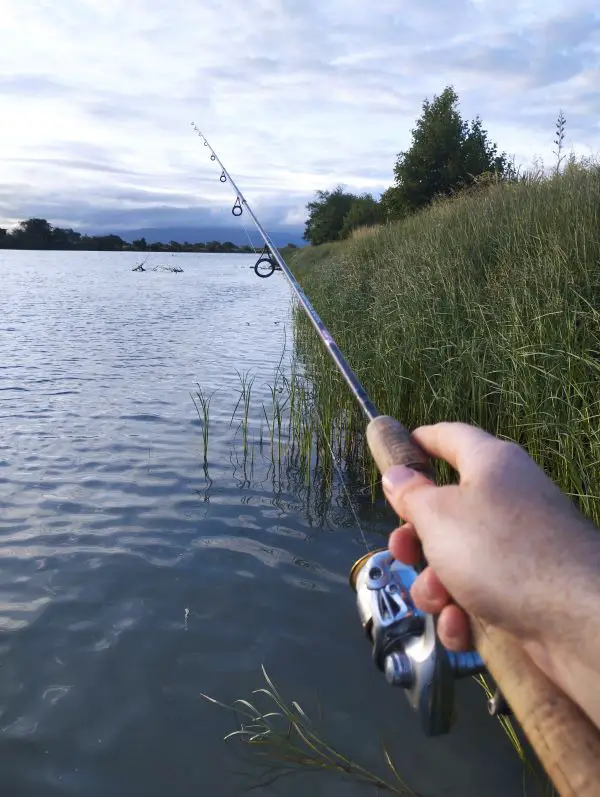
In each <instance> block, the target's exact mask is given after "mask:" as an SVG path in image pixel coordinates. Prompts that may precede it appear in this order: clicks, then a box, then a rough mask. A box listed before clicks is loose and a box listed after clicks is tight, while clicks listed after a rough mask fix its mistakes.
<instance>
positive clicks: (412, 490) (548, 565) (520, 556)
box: [383, 423, 598, 650]
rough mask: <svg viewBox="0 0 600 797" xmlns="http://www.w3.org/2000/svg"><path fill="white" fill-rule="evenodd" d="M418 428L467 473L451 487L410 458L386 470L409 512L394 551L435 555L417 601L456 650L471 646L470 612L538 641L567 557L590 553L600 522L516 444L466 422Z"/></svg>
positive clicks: (396, 498)
mask: <svg viewBox="0 0 600 797" xmlns="http://www.w3.org/2000/svg"><path fill="white" fill-rule="evenodd" d="M412 437H413V439H414V440H415V441H416V442H417V444H418V445H420V446H421V447H422V448H423V449H424V450H425V451H426V452H427V453H428V454H430V455H432V456H434V457H440V458H442V459H444V460H446V461H447V462H448V463H449V464H450V465H451V466H452V467H453V468H454V469H455V470H457V471H458V473H459V474H460V483H459V484H456V485H451V486H444V487H436V486H434V485H433V484H432V482H430V481H429V480H428V479H427V478H426V477H425V476H423V475H421V474H418V473H416V472H415V471H412V470H410V469H408V468H404V467H394V468H390V470H388V471H387V473H385V474H384V477H383V487H384V490H385V494H386V496H387V498H388V500H389V502H390V503H391V505H392V506H393V508H394V509H395V510H396V512H397V513H398V515H399V516H400V517H401V518H402V519H403V520H405V521H406V523H405V525H404V526H402V527H401V528H400V529H398V530H396V531H395V532H394V533H393V534H392V535H391V537H390V540H389V548H390V552H391V553H392V555H393V556H394V557H395V558H397V559H399V560H400V561H403V562H405V563H406V564H415V563H417V562H418V560H419V557H420V554H421V548H422V550H423V552H424V554H425V556H426V558H427V561H428V566H427V567H426V569H425V570H424V571H423V572H422V573H421V574H420V575H419V576H418V578H417V580H416V581H415V583H414V585H413V589H412V595H413V599H414V601H415V603H416V605H417V606H418V607H419V608H420V609H421V610H423V611H425V612H428V613H432V614H439V618H438V634H439V636H440V639H441V641H442V643H443V644H444V645H445V646H446V647H447V648H448V649H450V650H464V649H468V648H470V647H471V644H472V643H471V635H470V625H469V621H468V617H467V614H472V615H475V616H477V617H479V618H481V619H482V620H484V621H485V622H488V623H491V624H493V625H497V626H499V627H502V628H504V629H505V630H507V631H509V632H511V633H513V634H515V635H517V636H519V637H521V638H524V639H525V640H526V641H528V642H529V641H531V640H533V642H534V644H535V640H536V638H537V635H538V632H539V631H540V629H541V627H542V626H547V625H548V622H551V621H552V619H553V617H552V615H553V613H554V614H556V611H555V609H556V608H557V601H556V600H554V601H553V600H552V597H551V596H552V595H553V594H557V593H559V594H560V593H561V590H564V588H565V584H564V580H565V579H564V576H565V571H564V566H565V564H566V563H569V564H570V563H571V562H572V561H573V559H574V558H575V559H577V557H578V556H579V557H580V558H581V557H583V558H584V559H585V557H586V553H585V551H586V550H587V547H588V546H589V540H590V535H592V536H594V537H595V539H594V549H595V550H598V545H597V532H595V531H594V530H593V527H591V524H589V523H587V521H585V519H584V518H583V517H582V516H581V515H580V514H579V512H578V511H577V510H576V508H575V507H574V505H573V504H572V502H571V501H570V500H569V499H568V498H567V497H566V496H564V495H563V494H562V493H561V491H560V490H559V489H558V487H557V486H556V485H555V484H554V483H553V482H552V481H551V480H550V479H549V478H548V477H547V476H546V475H545V474H544V472H543V471H542V470H541V469H540V468H539V467H538V466H537V465H536V464H535V462H534V461H533V460H532V459H531V458H530V457H529V456H528V455H527V453H526V452H525V451H524V450H523V449H522V448H520V447H519V446H517V445H516V444H514V443H508V442H504V441H501V440H498V439H496V438H495V437H493V436H492V435H489V434H487V433H486V432H483V431H482V430H480V429H477V428H475V427H473V426H469V425H467V424H462V423H439V424H436V425H434V426H424V427H421V428H419V429H417V430H416V431H415V432H414V433H413V435H412ZM580 543H582V544H580ZM549 596H550V597H549ZM560 603H562V596H561V600H560V601H558V604H560Z"/></svg>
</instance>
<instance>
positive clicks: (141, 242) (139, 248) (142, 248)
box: [131, 238, 148, 252]
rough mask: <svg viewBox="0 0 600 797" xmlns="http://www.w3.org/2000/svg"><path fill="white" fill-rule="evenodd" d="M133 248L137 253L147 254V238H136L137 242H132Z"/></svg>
mask: <svg viewBox="0 0 600 797" xmlns="http://www.w3.org/2000/svg"><path fill="white" fill-rule="evenodd" d="M131 248H132V249H133V250H134V251H135V252H146V251H147V249H148V244H147V243H146V239H145V238H136V240H135V241H132V242H131Z"/></svg>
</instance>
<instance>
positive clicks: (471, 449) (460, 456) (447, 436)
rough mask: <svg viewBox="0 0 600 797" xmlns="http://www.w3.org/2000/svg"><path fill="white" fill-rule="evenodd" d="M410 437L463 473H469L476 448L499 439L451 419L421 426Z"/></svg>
mask: <svg viewBox="0 0 600 797" xmlns="http://www.w3.org/2000/svg"><path fill="white" fill-rule="evenodd" d="M411 436H412V438H413V439H414V440H415V442H416V443H418V445H420V446H421V448H423V449H424V450H425V451H426V452H427V453H428V454H430V455H431V456H433V457H438V458H439V459H444V460H445V461H446V462H447V463H448V464H449V465H451V466H452V467H453V468H454V470H457V471H458V472H459V473H460V474H462V475H467V474H468V473H469V470H470V466H472V464H473V462H474V459H475V453H476V451H477V450H478V449H479V448H481V446H483V445H489V444H490V442H492V441H495V440H496V438H495V437H494V436H493V435H491V434H488V432H484V431H483V429H479V428H478V427H476V426H470V425H469V424H468V423H459V422H450V421H443V422H442V423H435V424H432V425H431V426H420V427H419V428H418V429H415V430H414V432H413V433H412V435H411Z"/></svg>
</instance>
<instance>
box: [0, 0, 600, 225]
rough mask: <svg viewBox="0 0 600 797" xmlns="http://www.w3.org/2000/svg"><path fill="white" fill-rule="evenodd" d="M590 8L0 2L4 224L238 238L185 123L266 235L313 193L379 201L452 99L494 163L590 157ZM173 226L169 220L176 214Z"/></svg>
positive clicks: (376, 2)
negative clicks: (491, 149) (423, 126)
mask: <svg viewBox="0 0 600 797" xmlns="http://www.w3.org/2000/svg"><path fill="white" fill-rule="evenodd" d="M599 54H600V14H599V13H598V11H597V10H596V3H595V2H594V0H573V2H570V4H569V6H568V7H565V4H564V2H563V0H544V2H542V0H515V2H513V3H511V4H509V5H507V4H506V2H505V0H485V1H484V0H456V1H455V2H452V3H447V2H445V0H420V2H419V3H418V4H415V3H412V2H409V0H372V1H371V2H370V3H368V4H365V3H364V2H362V0H246V2H244V3H236V4H235V5H234V6H225V5H224V4H223V3H222V0H202V2H201V3H190V2H189V0H171V2H170V3H169V4H167V3H164V0H103V2H102V3H98V2H97V0H62V1H61V3H54V2H50V0H5V4H4V7H3V25H2V28H1V30H0V113H1V115H2V119H3V125H2V129H0V160H1V161H2V170H1V174H2V177H1V181H2V190H0V223H1V222H2V220H3V222H4V223H5V224H6V223H12V222H14V221H16V220H17V219H19V218H21V217H23V216H24V215H46V216H47V217H48V218H50V220H52V221H54V222H55V223H59V221H60V222H61V223H65V224H69V226H74V227H79V228H82V229H85V228H91V227H94V228H98V227H103V228H104V227H106V228H107V226H108V225H110V224H113V223H114V224H116V223H117V222H118V226H119V228H120V229H124V228H125V227H127V226H131V227H132V228H133V227H141V226H149V225H150V224H151V223H152V224H154V223H155V224H158V225H159V224H163V223H165V224H167V223H168V224H172V223H181V224H183V223H185V224H187V223H188V220H192V219H197V220H198V223H200V220H201V219H208V218H209V219H210V220H211V223H215V222H216V223H221V222H222V224H223V225H229V224H230V223H231V216H230V212H229V211H230V204H231V201H232V195H231V193H230V188H229V186H224V185H223V184H221V183H220V182H219V180H218V170H217V169H216V167H215V164H213V163H211V162H210V161H209V160H208V159H207V157H206V150H205V148H203V147H202V146H201V143H200V141H199V140H198V138H197V137H196V136H195V135H194V134H193V131H192V129H191V127H190V125H189V123H190V121H192V120H194V121H196V122H197V123H198V124H199V126H200V127H201V128H202V129H203V130H204V131H205V132H206V134H207V135H208V136H209V138H210V139H211V142H212V143H213V144H214V146H215V148H216V149H218V151H219V153H220V155H221V157H222V158H223V160H224V162H225V163H226V164H227V166H228V168H229V169H230V170H231V172H232V173H233V174H234V176H235V177H236V179H237V180H238V182H239V184H240V187H241V188H242V190H243V191H244V193H245V195H246V196H247V198H248V200H249V201H250V202H251V203H252V204H253V205H254V206H255V207H256V209H257V210H258V211H259V212H260V214H261V215H262V217H263V221H265V222H266V220H268V222H269V224H273V225H276V226H277V225H282V224H284V223H298V222H299V221H301V220H302V219H303V217H304V210H305V205H306V202H307V201H309V199H310V198H311V196H312V194H313V193H314V191H315V190H317V189H320V188H331V187H333V186H335V185H337V184H339V183H341V184H344V185H346V186H347V187H348V188H349V189H351V190H356V191H371V192H373V193H378V192H379V191H382V190H384V189H385V188H386V187H387V186H388V185H389V184H390V182H391V180H392V169H393V165H394V161H395V158H396V155H397V153H398V152H399V151H401V150H403V149H405V148H406V147H408V146H409V145H410V137H411V136H410V130H411V127H413V125H414V122H415V120H416V118H417V117H418V116H419V114H420V111H421V104H422V101H423V99H424V98H425V97H430V98H431V97H432V95H433V94H435V93H439V92H441V91H442V90H443V88H444V87H445V86H446V85H448V84H452V85H454V87H455V89H456V91H457V92H458V94H459V96H460V98H461V109H462V112H463V114H464V115H465V116H467V117H468V118H472V117H474V116H475V115H477V114H478V115H480V116H481V117H482V118H483V121H484V125H485V126H486V128H487V129H488V131H489V133H490V135H491V137H492V139H493V140H495V141H497V143H498V144H499V147H500V149H501V150H505V151H507V152H509V153H511V154H513V153H514V154H515V156H516V158H517V161H518V162H519V163H522V164H527V163H530V162H531V161H532V159H533V158H534V156H535V155H542V156H543V157H544V158H545V159H547V160H552V154H551V151H552V148H553V144H552V139H553V128H554V120H555V118H556V115H557V113H558V110H559V108H560V107H562V108H563V109H564V111H565V113H566V116H567V145H568V146H574V147H575V148H576V149H577V150H578V151H581V152H584V153H585V152H588V151H591V150H593V148H594V146H596V143H597V133H598V127H597V119H598V113H599V111H600V95H599V93H598V91H597V86H598V85H600V59H599ZM178 214H179V215H178Z"/></svg>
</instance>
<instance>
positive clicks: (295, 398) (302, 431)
mask: <svg viewBox="0 0 600 797" xmlns="http://www.w3.org/2000/svg"><path fill="white" fill-rule="evenodd" d="M302 334H303V332H302V331H299V332H297V335H302ZM291 371H292V372H291V376H290V377H289V378H288V377H286V376H285V375H284V374H283V373H282V371H281V368H280V367H279V366H278V369H277V371H276V373H275V377H274V380H273V383H272V384H270V385H268V386H267V388H268V394H269V395H270V398H271V405H270V406H265V404H264V402H261V403H260V409H259V408H258V407H254V406H253V404H252V401H251V399H252V396H253V393H252V388H253V385H254V382H255V377H254V376H253V375H251V374H250V373H242V374H240V373H238V378H239V379H240V390H239V396H238V399H237V403H236V405H235V408H234V410H233V413H232V416H231V421H230V427H231V426H233V423H234V420H235V418H236V417H237V418H238V419H239V424H238V426H237V429H236V431H235V433H234V438H233V449H232V464H234V469H235V468H237V467H240V468H241V470H242V475H243V479H242V480H241V487H249V486H250V485H251V484H252V483H253V479H254V477H255V469H254V466H255V460H254V451H255V449H256V450H258V451H259V452H260V454H261V456H262V460H263V463H264V464H265V466H266V467H267V468H268V470H267V473H268V474H271V478H272V489H273V495H274V497H275V498H276V500H277V496H278V495H279V494H280V493H281V492H282V491H284V490H287V491H291V492H293V493H294V494H296V495H298V496H301V497H302V498H303V501H304V504H305V508H306V511H307V512H308V513H309V514H311V515H314V516H316V517H317V518H318V520H319V521H320V522H321V523H324V522H325V519H326V517H327V515H328V512H329V511H330V509H331V506H332V503H333V497H334V495H335V477H336V475H337V477H338V478H340V479H343V480H344V482H345V483H350V484H357V483H358V484H360V483H361V482H363V483H364V480H365V479H368V487H369V492H370V493H371V497H374V496H375V495H376V481H375V479H374V478H373V473H374V471H373V470H371V469H370V463H369V462H368V461H366V459H365V456H364V451H365V445H364V432H362V431H360V427H359V426H358V425H357V419H356V414H357V411H356V409H355V407H354V406H353V404H352V402H350V401H349V402H348V403H346V404H342V407H341V409H340V404H339V402H340V401H342V402H343V399H341V398H340V396H335V397H333V396H331V394H329V395H328V391H327V390H324V391H323V390H321V389H319V387H318V386H315V384H314V383H311V381H310V380H309V379H308V378H306V377H305V376H304V374H303V373H302V371H301V370H300V368H299V366H298V363H297V362H296V363H293V364H292V369H291ZM330 387H331V386H330ZM213 395H214V393H212V394H210V396H207V394H206V393H205V392H203V391H202V390H201V388H200V387H199V388H198V394H197V398H198V402H197V405H196V408H197V409H198V407H200V409H201V410H202V416H201V419H202V421H203V423H202V431H203V436H204V435H205V434H206V438H205V442H204V451H205V464H206V451H207V446H208V428H209V425H210V417H209V415H210V412H209V411H210V399H212V396H213ZM324 399H326V400H329V402H330V410H329V411H327V404H326V403H325V412H323V413H322V412H321V404H320V402H323V400H324ZM195 403H196V402H195ZM199 415H200V413H199ZM359 417H360V415H359ZM253 418H254V419H255V422H254V423H252V419H253ZM257 418H259V419H261V422H260V425H258V422H257V420H256V419H257ZM264 423H266V431H267V436H266V438H265V435H264V431H265V426H264ZM363 426H364V423H363ZM240 430H241V432H242V434H241V436H239V437H238V433H239V432H240ZM203 439H204V437H203ZM240 448H241V451H240ZM249 452H250V468H249V472H248V470H247V459H248V453H249ZM239 454H241V462H240V456H238V455H239ZM233 457H235V463H234V462H233ZM205 474H206V475H207V476H208V474H207V470H206V467H205ZM340 497H341V498H343V499H344V500H347V501H351V500H352V497H351V496H350V495H349V493H348V492H345V493H340ZM346 509H352V507H346ZM349 599H350V600H352V597H351V596H349ZM367 655H368V654H367ZM263 672H264V670H263ZM264 676H265V680H266V684H267V686H266V688H262V689H259V690H256V692H254V693H253V695H255V696H258V697H259V698H260V699H263V700H264V699H267V700H269V701H271V703H272V704H273V705H272V706H271V708H270V710H267V709H265V710H262V709H261V708H260V707H259V706H258V705H256V700H255V698H254V697H251V698H250V699H249V700H246V699H239V700H237V701H235V702H234V703H233V704H231V705H227V704H224V703H221V702H220V701H218V700H216V699H215V698H213V697H208V696H206V695H204V697H205V698H206V699H207V700H209V701H210V702H212V703H214V704H215V705H217V706H220V707H222V708H224V709H227V710H228V711H231V712H232V713H233V714H234V715H235V717H236V719H237V728H236V730H235V731H233V732H232V733H230V734H228V735H227V737H226V739H228V740H230V741H233V740H235V741H237V742H238V743H239V744H241V745H243V747H244V748H246V749H247V750H249V751H251V752H252V753H253V754H254V755H255V756H256V761H257V762H261V763H262V770H261V775H260V777H261V783H260V784H259V785H263V786H264V785H268V784H269V783H272V782H274V781H275V780H278V779H280V778H282V777H284V776H288V775H291V774H293V773H294V772H298V771H327V772H332V773H338V774H341V775H344V776H346V777H348V778H351V779H355V780H356V781H358V782H360V783H362V784H364V785H365V786H370V787H372V788H375V789H379V790H380V791H386V792H388V793H392V794H402V795H414V794H415V793H414V792H413V791H411V790H410V788H409V787H408V786H407V785H406V783H405V781H404V779H403V778H401V777H400V773H399V772H398V771H397V770H396V768H395V766H394V764H393V762H392V760H391V757H390V756H389V754H388V752H387V751H386V750H385V748H384V750H383V758H384V761H385V763H386V765H387V767H388V770H389V772H388V775H387V778H384V777H381V776H379V775H377V774H376V773H373V772H371V771H369V770H367V769H366V768H364V767H363V766H362V765H360V764H359V763H357V762H356V761H353V760H351V759H350V758H348V757H347V756H345V755H344V754H343V753H341V752H340V751H339V750H338V749H337V748H336V747H335V746H334V745H333V744H331V743H329V742H328V741H327V740H326V739H325V738H323V736H322V735H321V734H320V732H319V730H318V727H317V725H316V724H315V723H314V722H313V721H312V720H311V719H309V718H308V716H307V714H306V713H305V712H304V710H303V709H302V708H301V707H300V705H299V704H298V703H297V702H295V701H292V702H291V703H287V702H286V701H285V700H284V699H283V697H282V696H281V694H280V692H279V691H278V690H277V688H276V687H275V685H274V684H273V682H272V681H271V680H270V679H269V677H268V676H267V674H266V672H264ZM476 681H477V682H478V683H479V684H480V686H481V687H482V688H483V689H484V691H485V693H486V696H487V697H489V696H491V693H492V692H491V688H490V686H489V685H488V683H487V681H486V679H485V678H484V677H483V676H477V677H476ZM482 710H485V709H484V708H483V707H482ZM498 721H499V723H500V725H501V727H502V729H503V731H504V732H505V733H506V735H507V737H508V739H509V740H510V742H511V744H512V745H513V747H514V749H515V751H516V753H517V755H518V756H519V759H520V760H521V761H522V763H523V767H524V791H525V775H527V776H528V782H529V783H531V782H533V783H534V785H535V791H534V792H530V793H531V794H535V795H536V797H551V796H552V795H554V794H555V792H554V790H553V789H552V787H551V786H550V784H549V783H548V781H547V779H546V778H545V776H544V775H543V774H542V773H540V772H539V770H538V769H536V767H535V766H534V765H533V764H532V763H531V762H530V761H529V759H528V757H527V753H526V751H525V750H524V748H523V746H522V744H521V742H520V739H519V736H518V734H517V732H516V730H515V727H514V725H513V723H512V721H511V719H510V718H499V720H498ZM415 722H416V720H415ZM415 732H417V731H415ZM424 743H426V740H424ZM525 793H527V792H526V791H525Z"/></svg>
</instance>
